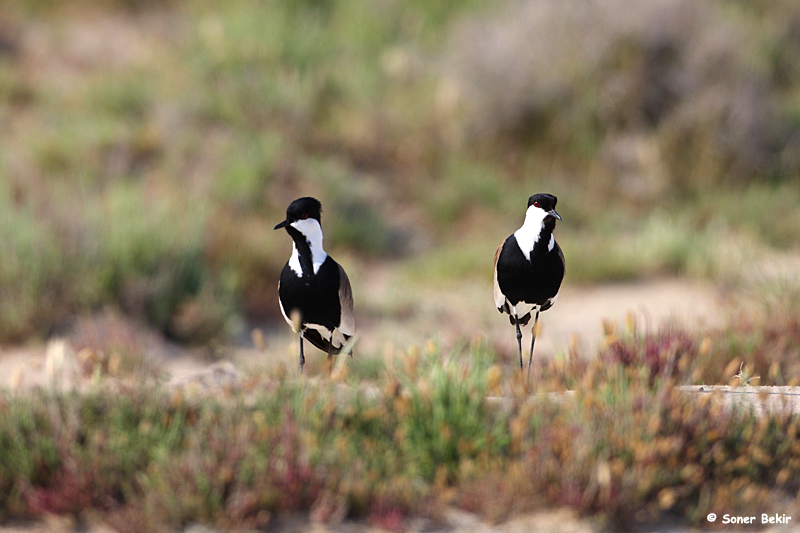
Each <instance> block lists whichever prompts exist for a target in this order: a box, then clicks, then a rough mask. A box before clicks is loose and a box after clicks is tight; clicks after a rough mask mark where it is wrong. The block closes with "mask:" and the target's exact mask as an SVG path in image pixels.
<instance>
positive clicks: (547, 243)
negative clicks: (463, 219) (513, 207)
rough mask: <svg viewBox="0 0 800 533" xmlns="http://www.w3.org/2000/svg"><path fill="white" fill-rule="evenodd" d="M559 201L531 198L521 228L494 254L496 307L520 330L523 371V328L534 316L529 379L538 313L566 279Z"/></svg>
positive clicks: (549, 303)
mask: <svg viewBox="0 0 800 533" xmlns="http://www.w3.org/2000/svg"><path fill="white" fill-rule="evenodd" d="M557 201H558V199H557V198H556V197H555V196H553V195H552V194H534V195H533V196H531V197H530V198H529V199H528V210H527V211H526V212H525V222H524V223H523V224H522V227H521V228H519V229H518V230H517V231H515V232H514V233H513V234H512V235H509V236H508V238H506V239H505V240H503V242H501V243H500V246H498V247H497V251H496V252H495V253H494V303H495V305H496V306H497V310H498V311H500V313H508V314H509V319H510V320H511V324H512V325H514V326H516V328H517V344H518V346H519V369H520V370H522V368H523V367H522V332H521V331H520V326H525V325H526V324H527V323H528V321H530V319H531V314H534V313H535V318H534V320H533V327H532V328H531V334H532V338H531V353H530V357H529V358H528V378H530V372H531V361H532V360H533V344H534V342H536V324H537V322H538V321H539V313H540V312H541V311H547V310H548V309H550V308H551V307H552V306H553V304H554V303H555V301H556V298H558V291H559V289H560V288H561V280H563V279H564V254H563V253H562V252H561V248H560V247H559V246H558V243H557V242H556V239H555V237H554V236H553V230H554V229H555V227H556V220H561V217H560V216H559V215H558V213H556V202H557Z"/></svg>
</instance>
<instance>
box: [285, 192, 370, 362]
mask: <svg viewBox="0 0 800 533" xmlns="http://www.w3.org/2000/svg"><path fill="white" fill-rule="evenodd" d="M321 213H322V204H320V203H319V201H318V200H316V199H314V198H309V197H305V198H298V199H297V200H295V201H294V202H292V203H291V204H289V207H287V208H286V220H284V221H283V222H281V223H280V224H278V225H277V226H275V229H280V228H286V232H287V233H288V234H289V236H290V237H291V238H292V241H293V246H292V255H291V257H290V258H289V261H288V262H287V263H286V266H284V267H283V271H282V272H281V279H280V282H279V283H278V297H279V299H280V306H281V313H282V314H283V317H284V318H285V319H286V322H288V323H289V325H290V326H292V329H293V330H294V331H295V332H296V333H299V336H300V372H301V373H302V372H303V365H304V364H305V361H306V360H305V357H304V355H303V339H308V341H309V342H310V343H311V344H313V345H314V346H316V347H317V348H319V349H320V350H322V351H324V352H327V353H328V359H329V360H330V358H331V355H333V354H338V353H339V352H340V351H341V349H342V346H344V345H345V343H346V342H347V341H348V339H350V337H351V336H352V335H353V333H354V331H355V319H354V317H353V292H352V289H351V288H350V280H349V279H348V278H347V274H345V271H344V269H343V268H342V267H341V266H340V265H339V263H337V262H336V261H334V260H333V258H332V257H331V256H329V255H328V254H326V253H325V250H324V249H323V248H322V226H321V225H320V215H321ZM351 356H352V354H351Z"/></svg>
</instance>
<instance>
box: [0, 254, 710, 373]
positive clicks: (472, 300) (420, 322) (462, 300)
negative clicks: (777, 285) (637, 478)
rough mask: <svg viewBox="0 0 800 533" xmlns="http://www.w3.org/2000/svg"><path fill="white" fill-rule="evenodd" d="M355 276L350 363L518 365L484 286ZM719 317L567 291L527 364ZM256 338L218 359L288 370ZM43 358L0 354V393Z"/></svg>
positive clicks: (384, 273)
mask: <svg viewBox="0 0 800 533" xmlns="http://www.w3.org/2000/svg"><path fill="white" fill-rule="evenodd" d="M362 277H363V278H364V279H363V280H362V283H361V284H360V285H361V287H360V290H359V291H358V292H357V294H356V295H355V296H356V330H357V336H358V340H357V343H356V345H355V357H370V356H373V357H383V355H384V354H385V353H386V352H387V351H390V350H391V351H393V350H395V349H406V348H407V347H409V346H410V345H414V344H416V345H422V344H424V343H425V342H426V341H427V340H429V339H433V340H435V341H437V342H439V343H440V345H441V348H442V351H443V353H448V352H449V351H450V350H452V349H453V347H454V346H456V344H457V343H462V344H463V343H464V342H465V341H469V340H470V339H473V338H475V337H480V338H484V339H486V341H487V343H488V344H489V346H490V347H491V348H493V349H495V350H497V351H498V353H500V355H501V356H502V358H503V359H504V360H506V361H509V362H513V361H516V360H517V345H516V337H515V333H514V327H513V326H512V325H511V324H510V322H509V320H508V316H507V315H500V314H499V313H498V312H497V310H496V309H495V308H494V303H493V301H492V294H491V286H490V285H488V286H485V284H484V283H480V282H465V283H463V284H459V285H453V284H448V285H447V286H444V287H437V288H435V289H426V290H416V289H414V290H409V289H408V287H407V286H406V285H405V284H404V283H403V281H402V277H401V275H400V274H399V273H398V272H395V271H393V270H392V269H391V268H389V269H375V270H374V271H372V272H369V273H365V274H364V275H363V276H362ZM724 309H725V308H724V302H723V301H722V299H721V297H720V296H719V295H718V293H717V291H716V290H715V289H714V288H713V287H711V286H710V285H706V284H703V283H700V282H695V281H688V280H679V279H664V280H653V281H641V282H635V283H626V284H603V285H596V286H592V287H576V286H566V287H564V288H563V290H562V292H561V294H560V296H559V299H558V301H557V302H556V304H555V305H554V306H553V308H552V309H550V310H548V311H546V312H544V313H542V314H541V317H540V320H539V324H540V326H541V331H540V334H539V336H538V337H537V340H536V349H535V357H551V356H553V355H554V354H556V353H557V352H563V351H565V350H566V349H567V348H568V347H569V345H570V342H571V339H572V337H573V336H574V337H576V338H577V339H579V344H580V345H581V346H582V348H583V352H584V353H588V354H591V353H594V350H595V348H596V347H597V346H598V344H599V343H600V341H601V340H602V335H603V329H602V325H603V320H609V321H611V322H614V323H618V324H620V327H622V324H623V323H624V322H625V318H626V315H628V314H632V315H633V316H635V317H636V321H637V324H638V327H639V328H640V329H642V330H648V331H655V330H657V329H658V328H659V327H661V326H662V325H664V324H665V323H676V324H678V325H681V326H683V327H687V328H690V329H702V328H706V327H717V326H721V325H722V324H723V323H724ZM259 329H260V330H261V331H262V333H263V340H264V346H262V347H261V348H256V347H255V346H254V344H253V341H252V340H251V338H250V335H249V334H247V333H246V334H245V335H243V336H242V338H241V339H240V340H239V342H238V343H237V344H236V345H234V346H228V347H224V349H222V350H221V354H222V356H224V358H225V359H228V360H230V361H232V362H233V363H234V365H235V366H236V367H237V368H239V369H241V370H247V369H250V368H267V369H269V368H272V367H274V366H275V365H277V364H284V365H285V366H286V367H287V368H288V369H290V371H293V370H294V369H295V366H296V362H297V337H296V336H295V335H293V334H292V333H291V330H290V328H289V327H288V326H287V325H286V324H283V323H279V324H272V325H270V326H268V327H262V328H259ZM529 346H530V326H529V327H527V328H525V331H524V332H523V351H526V350H527V349H528V347H529ZM155 349H156V350H157V352H156V353H155V354H153V355H154V356H155V357H156V358H157V360H158V364H159V365H160V367H161V369H162V370H163V372H164V373H165V379H169V378H180V377H181V376H186V375H192V374H195V373H197V372H200V371H202V370H204V369H206V368H208V367H209V366H210V365H211V364H213V363H214V362H215V361H214V360H213V359H212V358H210V357H209V356H208V353H209V352H208V350H205V349H185V348H180V347H177V346H174V345H164V346H162V347H160V348H155ZM47 351H48V350H47V345H46V344H44V343H40V344H32V345H29V346H18V347H7V348H6V347H3V348H2V351H0V386H4V387H11V388H13V389H17V388H22V389H26V388H30V387H35V386H42V385H47V384H49V383H51V382H52V381H53V368H52V367H53V365H52V361H51V362H48V356H47ZM526 357H527V356H526ZM306 358H307V360H309V363H310V364H311V366H309V367H308V368H309V369H312V370H313V369H314V366H317V367H318V366H319V364H318V363H319V362H321V361H322V360H323V359H324V354H323V353H322V352H320V351H318V350H316V349H315V348H314V347H312V346H311V345H309V344H308V343H306ZM51 359H52V356H51ZM68 363H69V362H67V364H68ZM526 364H527V362H526ZM70 370H71V369H70V368H67V371H70ZM64 379H65V378H62V377H61V374H59V379H58V386H59V387H62V388H63V387H70V386H72V385H73V383H72V382H73V381H74V379H72V378H69V379H66V381H67V382H65V381H64Z"/></svg>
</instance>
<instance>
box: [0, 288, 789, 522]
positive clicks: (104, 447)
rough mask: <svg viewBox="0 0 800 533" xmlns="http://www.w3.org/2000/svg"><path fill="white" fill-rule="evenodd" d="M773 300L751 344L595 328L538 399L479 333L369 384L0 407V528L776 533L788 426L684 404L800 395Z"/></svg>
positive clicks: (105, 389) (388, 360)
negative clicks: (566, 516) (755, 389)
mask: <svg viewBox="0 0 800 533" xmlns="http://www.w3.org/2000/svg"><path fill="white" fill-rule="evenodd" d="M773 303H774V305H775V306H776V307H775V310H776V314H775V315H774V318H769V319H768V320H769V321H770V322H771V323H772V324H773V328H772V330H771V331H772V332H773V334H774V335H773V336H771V337H767V338H755V337H753V336H752V331H749V330H745V329H743V328H733V329H731V330H719V331H715V332H710V333H703V334H700V333H691V332H689V331H684V330H680V329H676V328H664V329H660V330H658V331H643V330H641V329H639V327H638V325H637V324H636V323H635V322H634V321H633V320H628V321H627V323H626V324H625V325H623V326H616V325H608V327H607V331H606V339H605V341H604V348H602V349H601V352H600V353H599V356H597V357H585V356H584V355H585V354H579V353H577V352H575V351H574V350H570V351H568V352H567V353H565V354H561V355H560V356H559V357H556V358H552V359H548V360H542V359H538V360H537V362H536V366H535V368H534V371H533V376H532V384H533V388H534V392H535V393H541V394H536V395H534V396H530V395H529V393H528V388H527V386H526V385H525V384H524V383H523V382H522V380H521V379H520V378H519V376H520V374H519V371H518V370H517V369H516V368H514V367H513V365H510V366H509V365H503V364H501V362H499V361H498V360H497V359H496V356H495V354H494V353H492V352H491V351H490V350H488V349H487V345H486V342H485V340H484V339H482V338H481V337H480V336H478V337H476V338H475V339H473V340H472V341H471V342H470V343H469V345H464V346H461V347H457V348H456V349H454V351H453V352H452V353H449V354H443V353H441V352H440V349H439V347H438V346H437V344H436V343H434V342H432V341H429V342H428V343H426V345H425V346H424V347H423V348H422V349H420V348H419V347H416V346H412V347H410V348H409V349H407V350H394V351H389V352H387V354H386V357H385V359H384V360H382V361H381V360H379V362H380V368H379V369H378V373H377V376H374V377H372V378H371V379H369V380H367V379H365V375H364V374H363V373H361V372H364V371H366V372H369V373H370V374H372V373H373V369H367V368H363V367H361V368H359V367H358V366H351V365H349V364H345V365H344V366H342V367H337V368H335V369H334V370H333V373H332V375H331V376H330V377H325V378H324V379H320V378H316V377H312V378H308V377H304V378H297V377H295V374H294V372H292V371H288V370H287V369H286V368H280V367H279V368H277V369H275V371H274V372H272V373H271V374H270V375H266V374H265V373H264V372H263V369H262V370H261V371H260V373H256V374H252V375H246V376H235V377H234V379H232V380H229V381H227V382H226V383H225V384H223V385H222V387H219V388H217V389H209V388H207V386H206V385H204V384H203V382H198V383H186V384H184V385H182V386H181V385H167V386H165V385H156V384H152V382H150V383H151V384H149V385H147V384H146V385H145V386H143V387H142V386H139V387H133V388H128V387H127V386H125V385H122V386H121V388H120V382H118V381H115V380H106V379H104V378H103V377H102V376H99V378H98V374H95V375H94V376H93V381H92V382H91V385H90V387H89V388H88V389H87V390H84V392H83V393H74V392H66V393H65V392H58V391H57V389H56V388H55V387H54V388H43V389H40V390H38V391H36V393H35V394H23V395H21V394H13V393H8V392H6V393H3V394H0V411H2V413H4V416H2V417H0V455H2V456H3V457H4V458H6V459H7V460H4V461H3V462H2V463H0V519H5V518H9V517H41V516H43V515H45V514H48V513H55V514H64V515H73V516H74V517H76V518H77V519H80V517H86V516H87V513H92V516H95V517H98V516H99V517H100V518H102V519H103V520H104V521H105V522H107V523H108V524H109V525H110V526H111V527H114V528H115V529H116V530H118V531H120V532H126V531H142V530H143V529H146V530H148V531H175V530H177V529H179V528H181V527H184V526H185V525H186V524H189V523H194V522H199V523H203V524H213V525H216V526H218V527H221V528H225V529H240V528H243V527H244V528H261V529H263V528H267V527H269V525H270V522H271V521H272V520H274V519H275V518H276V516H280V514H281V513H287V512H289V513H291V512H298V511H302V512H307V513H310V515H311V518H312V520H314V521H318V522H323V523H332V524H337V523H339V522H340V521H341V520H343V519H344V518H356V519H362V520H365V521H367V522H369V523H371V524H373V525H375V526H378V527H382V528H384V529H388V530H392V531H400V530H403V529H404V528H405V527H406V526H407V524H408V523H407V522H406V521H405V520H406V518H407V517H409V516H420V515H422V516H428V517H431V518H434V519H435V518H436V517H437V516H439V513H441V512H442V510H443V509H444V507H445V506H448V505H456V506H459V507H461V508H464V509H468V510H470V511H473V512H477V513H479V515H480V516H481V517H483V518H484V519H487V520H489V521H495V520H503V519H504V518H505V517H508V516H509V515H510V514H511V513H519V512H525V511H530V510H535V509H537V508H541V507H544V506H567V507H571V508H573V509H575V510H577V511H578V512H579V513H580V514H582V515H591V516H596V517H598V518H599V519H600V520H601V521H602V522H603V523H605V524H606V525H607V526H609V527H610V528H613V529H618V528H626V529H627V528H631V527H633V526H635V525H636V524H640V525H641V524H645V523H650V522H654V521H658V520H659V519H661V518H663V517H664V516H665V515H666V514H669V515H670V516H671V517H672V518H673V519H674V518H675V517H679V518H680V519H681V521H682V522H684V523H689V524H701V523H704V520H705V516H706V515H707V514H708V513H709V512H716V513H718V514H722V513H729V514H732V515H753V514H756V513H775V512H778V513H782V514H788V515H789V516H792V514H793V513H794V512H795V511H794V510H797V509H798V505H800V502H798V499H797V498H798V490H800V485H798V480H800V426H798V417H797V415H796V414H792V413H791V412H790V411H786V410H781V409H780V405H778V406H777V409H775V410H765V411H764V412H763V414H762V415H756V414H755V413H754V412H753V411H752V409H751V408H750V407H747V406H737V405H736V404H727V405H726V404H725V402H724V401H723V398H722V397H721V396H719V395H711V394H704V395H700V396H697V395H696V394H691V395H687V394H686V393H685V392H682V391H681V389H680V386H681V385H687V384H697V383H701V384H713V383H721V384H727V383H730V384H731V385H732V386H734V387H736V386H739V385H744V383H743V382H739V381H738V380H739V378H737V377H736V376H735V373H736V369H737V368H740V365H742V363H744V364H745V365H746V368H747V369H748V370H749V372H748V374H749V375H751V376H752V375H753V374H754V373H756V372H760V375H761V383H762V384H769V385H781V384H784V383H794V384H797V383H798V381H799V380H800V366H799V365H800V364H799V363H798V361H800V357H798V356H799V355H800V353H798V346H800V342H798V341H800V328H798V318H797V317H798V316H800V315H798V314H797V313H796V312H794V311H796V306H797V300H793V301H790V300H789V299H786V300H780V301H776V302H773ZM763 319H764V320H766V319H767V318H766V317H764V318H763ZM753 320H754V321H756V322H758V320H762V319H759V318H757V317H753ZM756 325H758V324H757V323H756ZM760 329H763V328H760ZM742 346H745V349H742ZM764 364H766V365H768V368H767V367H764V366H763V365H764ZM56 385H58V384H57V383H56ZM565 388H570V389H572V390H574V393H571V394H569V393H567V394H563V393H562V391H563V390H564V389H565ZM112 392H113V393H112ZM550 392H555V393H557V394H555V395H548V394H545V393H550ZM753 396H755V395H753Z"/></svg>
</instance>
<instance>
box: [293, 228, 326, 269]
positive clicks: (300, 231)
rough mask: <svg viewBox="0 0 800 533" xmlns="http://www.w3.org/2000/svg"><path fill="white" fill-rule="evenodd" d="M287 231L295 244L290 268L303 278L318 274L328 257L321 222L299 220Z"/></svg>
mask: <svg viewBox="0 0 800 533" xmlns="http://www.w3.org/2000/svg"><path fill="white" fill-rule="evenodd" d="M286 230H287V231H288V232H289V235H290V236H291V237H292V242H293V246H292V256H291V257H290V258H289V267H290V268H291V269H292V270H294V271H295V273H296V274H297V275H298V276H301V277H303V276H305V277H308V276H312V275H314V274H316V273H317V271H318V270H319V267H320V266H322V263H324V262H325V259H327V257H328V254H326V253H325V250H324V249H323V248H322V228H321V227H320V225H319V222H317V221H316V220H314V219H307V220H299V221H297V222H296V223H295V224H292V225H291V226H288V227H287V228H286Z"/></svg>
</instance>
